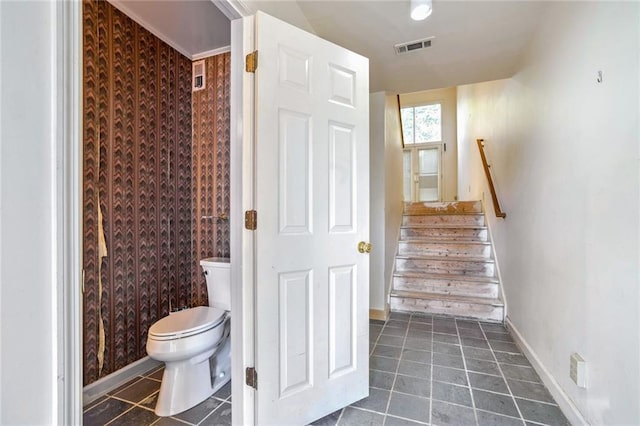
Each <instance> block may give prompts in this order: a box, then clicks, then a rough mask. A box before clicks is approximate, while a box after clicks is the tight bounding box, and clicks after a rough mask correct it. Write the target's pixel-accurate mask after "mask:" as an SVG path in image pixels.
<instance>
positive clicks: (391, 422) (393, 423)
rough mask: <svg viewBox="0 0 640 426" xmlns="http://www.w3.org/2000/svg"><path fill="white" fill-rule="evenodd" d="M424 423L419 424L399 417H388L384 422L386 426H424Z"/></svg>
mask: <svg viewBox="0 0 640 426" xmlns="http://www.w3.org/2000/svg"><path fill="white" fill-rule="evenodd" d="M422 425H424V423H418V422H414V421H411V420H407V419H401V418H399V417H394V416H387V417H385V420H384V426H422Z"/></svg>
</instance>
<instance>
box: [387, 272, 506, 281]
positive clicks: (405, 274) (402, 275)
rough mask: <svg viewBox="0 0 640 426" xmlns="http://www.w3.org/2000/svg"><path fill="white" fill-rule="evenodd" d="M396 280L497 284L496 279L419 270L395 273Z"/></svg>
mask: <svg viewBox="0 0 640 426" xmlns="http://www.w3.org/2000/svg"><path fill="white" fill-rule="evenodd" d="M393 276H394V277H398V278H422V279H424V280H450V281H469V282H472V283H473V282H478V283H496V284H497V283H498V279H497V278H496V277H485V276H481V275H478V276H473V275H460V274H438V273H432V272H422V271H420V270H413V271H396V272H394V274H393Z"/></svg>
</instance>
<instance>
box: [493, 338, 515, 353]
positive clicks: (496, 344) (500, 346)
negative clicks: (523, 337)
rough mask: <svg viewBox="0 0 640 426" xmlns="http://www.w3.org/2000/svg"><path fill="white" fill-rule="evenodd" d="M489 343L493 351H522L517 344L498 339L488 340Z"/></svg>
mask: <svg viewBox="0 0 640 426" xmlns="http://www.w3.org/2000/svg"><path fill="white" fill-rule="evenodd" d="M489 345H491V349H493V350H494V351H501V352H510V353H514V354H519V353H522V351H521V350H520V348H518V345H516V344H515V343H511V342H501V341H499V340H489Z"/></svg>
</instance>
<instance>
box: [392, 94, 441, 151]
mask: <svg viewBox="0 0 640 426" xmlns="http://www.w3.org/2000/svg"><path fill="white" fill-rule="evenodd" d="M430 105H440V139H439V140H435V141H428V142H416V124H415V123H416V121H415V116H416V114H415V109H416V108H420V107H424V106H430ZM409 108H411V109H413V138H412V139H413V140H412V141H411V142H409V140H408V139H407V137H406V134H405V132H404V123H403V122H402V110H404V109H409ZM400 129H401V131H402V139H403V142H404V146H405V147H411V146H420V145H431V144H442V143H443V139H444V136H443V133H444V100H442V99H437V100H433V101H428V102H416V103H413V102H412V103H409V104H405V105H400Z"/></svg>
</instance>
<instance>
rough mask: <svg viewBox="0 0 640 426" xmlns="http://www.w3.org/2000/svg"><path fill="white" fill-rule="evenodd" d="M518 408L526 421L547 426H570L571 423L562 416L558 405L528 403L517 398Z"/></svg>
mask: <svg viewBox="0 0 640 426" xmlns="http://www.w3.org/2000/svg"><path fill="white" fill-rule="evenodd" d="M516 402H517V403H518V407H520V411H521V412H522V417H524V419H525V420H531V421H533V422H538V423H544V424H547V425H554V426H555V425H569V421H568V420H567V418H566V417H565V416H564V414H562V411H560V408H558V406H557V405H551V404H544V403H542V402H535V401H527V400H524V399H520V398H516Z"/></svg>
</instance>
